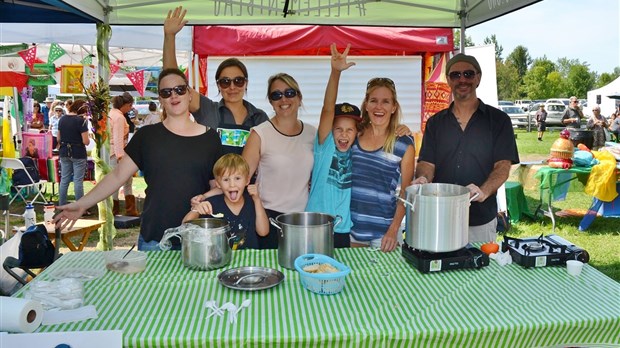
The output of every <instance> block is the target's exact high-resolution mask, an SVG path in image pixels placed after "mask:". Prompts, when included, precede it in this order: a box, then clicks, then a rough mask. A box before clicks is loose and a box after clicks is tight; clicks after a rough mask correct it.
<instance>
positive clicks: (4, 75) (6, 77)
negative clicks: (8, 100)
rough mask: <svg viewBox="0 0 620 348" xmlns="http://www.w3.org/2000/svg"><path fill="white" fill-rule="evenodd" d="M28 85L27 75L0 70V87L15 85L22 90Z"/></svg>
mask: <svg viewBox="0 0 620 348" xmlns="http://www.w3.org/2000/svg"><path fill="white" fill-rule="evenodd" d="M26 86H28V75H26V74H22V73H16V72H12V71H0V87H17V89H18V90H22V89H23V88H24V87H26Z"/></svg>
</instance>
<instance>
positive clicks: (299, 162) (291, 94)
mask: <svg viewBox="0 0 620 348" xmlns="http://www.w3.org/2000/svg"><path fill="white" fill-rule="evenodd" d="M267 97H268V98H269V103H270V104H271V106H272V107H273V110H274V111H275V116H273V117H272V118H271V119H270V120H269V121H268V122H264V123H262V124H260V125H258V126H256V127H253V128H252V131H251V133H250V137H249V138H248V142H247V144H246V146H245V148H244V149H243V158H245V160H246V161H247V162H248V164H249V166H250V175H254V173H255V172H256V171H257V170H258V176H257V177H256V184H257V185H258V189H259V193H260V197H261V200H262V201H263V205H264V207H265V210H266V211H267V215H268V216H269V217H272V218H275V217H277V216H278V215H280V214H282V213H291V212H299V211H304V209H305V208H306V203H307V201H308V184H309V182H310V174H311V173H312V166H313V164H314V154H313V143H314V137H315V135H316V128H315V127H314V126H312V125H309V124H305V123H303V122H302V121H301V120H300V119H299V118H298V112H299V107H300V106H301V101H302V94H301V91H300V89H299V84H298V83H297V81H295V79H294V78H293V77H292V76H290V75H288V74H285V73H279V74H276V75H273V76H271V77H270V78H269V81H268V84H267ZM277 236H278V233H277V231H276V230H274V228H273V227H272V228H271V230H270V232H269V235H267V236H266V237H259V248H261V249H273V248H277V247H278V237H277Z"/></svg>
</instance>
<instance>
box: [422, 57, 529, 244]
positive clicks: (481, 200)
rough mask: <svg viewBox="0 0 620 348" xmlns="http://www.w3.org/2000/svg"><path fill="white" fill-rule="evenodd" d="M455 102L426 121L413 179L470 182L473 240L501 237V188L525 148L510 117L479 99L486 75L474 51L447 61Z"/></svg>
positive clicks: (438, 181) (471, 232)
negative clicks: (519, 144) (498, 194)
mask: <svg viewBox="0 0 620 348" xmlns="http://www.w3.org/2000/svg"><path fill="white" fill-rule="evenodd" d="M446 77H447V79H448V84H449V86H450V88H451V89H452V95H453V97H454V101H453V102H452V103H451V104H450V106H449V107H448V108H447V109H444V110H442V111H440V112H438V113H436V114H435V115H433V116H431V117H430V118H429V119H428V122H427V123H426V129H425V131H424V137H423V138H422V147H421V148H420V155H419V158H418V165H417V170H416V179H415V180H414V181H413V184H425V183H430V182H433V183H448V184H456V185H461V186H466V187H467V188H468V189H469V191H470V194H471V196H472V197H473V196H474V195H475V194H478V196H476V198H474V199H473V201H472V202H471V205H470V207H469V242H470V243H474V242H489V241H495V240H496V238H497V200H496V198H495V194H496V192H497V189H498V188H499V187H500V186H501V185H502V184H503V183H504V182H505V181H506V180H507V179H508V174H509V172H510V166H511V165H512V164H516V163H519V153H518V152H517V144H516V141H515V137H514V131H513V129H512V123H511V121H510V117H509V116H508V115H507V114H506V113H505V112H503V111H501V110H498V109H496V108H494V107H492V106H489V105H486V104H484V103H483V102H482V100H480V99H478V97H477V95H476V89H477V88H478V86H479V85H480V80H481V79H482V70H481V69H480V64H479V63H478V61H477V60H476V58H475V57H473V56H468V55H465V54H462V53H460V54H457V55H455V56H454V57H452V59H450V60H449V61H448V63H447V65H446Z"/></svg>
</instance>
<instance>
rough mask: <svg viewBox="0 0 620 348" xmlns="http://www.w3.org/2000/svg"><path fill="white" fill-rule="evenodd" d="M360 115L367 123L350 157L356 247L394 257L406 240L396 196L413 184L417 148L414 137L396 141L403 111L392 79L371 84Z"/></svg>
mask: <svg viewBox="0 0 620 348" xmlns="http://www.w3.org/2000/svg"><path fill="white" fill-rule="evenodd" d="M361 111H362V123H361V125H360V131H359V135H358V137H357V140H356V141H355V143H354V144H353V147H352V155H351V156H352V161H353V166H352V170H353V177H352V190H351V220H352V221H353V227H352V229H351V246H352V247H360V246H370V247H373V248H381V251H384V252H389V251H393V250H394V249H396V247H397V246H398V243H399V242H400V241H401V240H402V235H401V234H400V225H401V222H402V220H403V217H404V216H405V207H404V206H403V205H402V204H397V200H396V192H397V189H398V187H399V185H400V183H401V182H405V183H409V182H411V180H412V179H413V173H414V171H415V146H414V141H413V138H411V137H410V136H401V137H397V135H396V129H397V126H398V125H399V124H400V122H401V121H400V119H401V109H400V104H399V103H398V99H397V97H396V86H395V85H394V82H393V81H392V80H391V79H389V78H384V77H380V78H373V79H371V80H370V81H368V84H367V85H366V95H365V97H364V101H363V103H362V107H361ZM404 191H405V190H401V192H400V195H401V197H402V196H404Z"/></svg>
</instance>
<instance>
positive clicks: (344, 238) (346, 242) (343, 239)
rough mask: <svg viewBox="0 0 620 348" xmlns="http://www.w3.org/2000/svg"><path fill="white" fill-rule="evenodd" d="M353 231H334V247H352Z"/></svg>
mask: <svg viewBox="0 0 620 348" xmlns="http://www.w3.org/2000/svg"><path fill="white" fill-rule="evenodd" d="M350 247H351V233H334V248H350Z"/></svg>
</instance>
